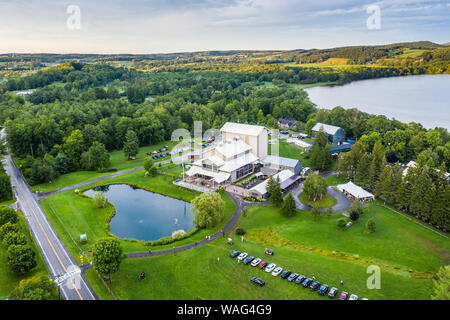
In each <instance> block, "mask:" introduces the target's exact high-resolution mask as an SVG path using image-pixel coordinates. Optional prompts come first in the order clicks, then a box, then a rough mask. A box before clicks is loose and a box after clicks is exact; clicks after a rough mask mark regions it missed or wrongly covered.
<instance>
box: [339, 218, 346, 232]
mask: <svg viewBox="0 0 450 320" xmlns="http://www.w3.org/2000/svg"><path fill="white" fill-rule="evenodd" d="M346 224H347V223H346V222H345V220H344V219H339V220H338V222H337V227H338V229H339V230H344V229H345V225H346Z"/></svg>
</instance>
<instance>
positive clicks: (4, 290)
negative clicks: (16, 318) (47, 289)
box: [0, 215, 49, 298]
mask: <svg viewBox="0 0 450 320" xmlns="http://www.w3.org/2000/svg"><path fill="white" fill-rule="evenodd" d="M19 224H20V226H21V230H22V232H23V233H24V234H25V236H26V237H27V241H28V243H29V244H31V246H32V247H33V249H34V251H35V253H36V261H37V266H36V267H35V268H34V269H33V270H31V272H29V273H27V274H24V275H18V274H16V273H15V272H12V271H11V270H10V269H9V267H8V265H7V252H6V249H5V247H3V246H1V245H0V266H1V267H0V298H2V297H5V296H8V295H9V294H10V293H11V291H12V290H13V289H14V288H15V287H16V286H17V285H18V284H19V282H20V281H21V280H24V279H29V278H31V277H34V276H40V275H44V276H48V275H49V272H48V270H47V267H46V265H45V262H44V260H43V258H42V256H41V254H40V252H39V249H38V248H37V247H36V244H35V243H34V240H33V237H32V236H31V234H30V233H29V232H28V230H29V229H28V225H27V223H26V222H25V218H23V216H22V215H19Z"/></svg>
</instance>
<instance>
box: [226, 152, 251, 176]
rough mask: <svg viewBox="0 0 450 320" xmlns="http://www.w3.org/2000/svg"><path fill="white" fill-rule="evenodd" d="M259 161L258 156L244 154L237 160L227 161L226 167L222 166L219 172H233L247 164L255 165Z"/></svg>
mask: <svg viewBox="0 0 450 320" xmlns="http://www.w3.org/2000/svg"><path fill="white" fill-rule="evenodd" d="M258 160H259V158H258V157H257V156H255V155H254V154H253V153H251V152H249V153H246V154H243V155H242V156H240V157H237V158H236V159H232V160H228V161H225V163H224V165H223V166H221V167H220V168H219V170H220V171H225V172H233V171H234V170H236V169H239V168H240V167H243V166H245V165H246V164H250V163H254V162H256V161H258Z"/></svg>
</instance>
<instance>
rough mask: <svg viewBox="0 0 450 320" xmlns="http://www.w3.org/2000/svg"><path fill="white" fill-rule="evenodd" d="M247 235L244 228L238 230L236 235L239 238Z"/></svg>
mask: <svg viewBox="0 0 450 320" xmlns="http://www.w3.org/2000/svg"><path fill="white" fill-rule="evenodd" d="M246 233H247V231H245V230H244V229H243V228H241V227H239V228H237V229H236V234H237V235H238V236H243V235H244V234H246Z"/></svg>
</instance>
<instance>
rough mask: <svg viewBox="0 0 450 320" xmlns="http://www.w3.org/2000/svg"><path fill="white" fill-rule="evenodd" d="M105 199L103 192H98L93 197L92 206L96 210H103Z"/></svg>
mask: <svg viewBox="0 0 450 320" xmlns="http://www.w3.org/2000/svg"><path fill="white" fill-rule="evenodd" d="M106 202H107V200H106V197H105V193H104V192H103V191H98V192H96V193H95V195H94V205H95V206H96V207H97V208H104V207H105V206H106Z"/></svg>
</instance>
